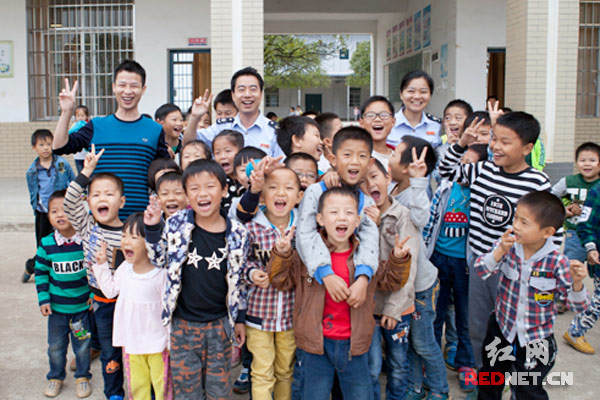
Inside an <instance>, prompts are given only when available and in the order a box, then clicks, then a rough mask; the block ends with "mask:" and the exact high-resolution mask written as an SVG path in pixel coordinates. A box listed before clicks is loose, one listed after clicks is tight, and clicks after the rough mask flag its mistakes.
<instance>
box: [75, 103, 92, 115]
mask: <svg viewBox="0 0 600 400" xmlns="http://www.w3.org/2000/svg"><path fill="white" fill-rule="evenodd" d="M77 110H83V112H84V113H85V115H87V116H88V117H89V116H90V109H89V108H88V106H86V105H83V104H80V105H78V106H77V107H76V108H75V112H77Z"/></svg>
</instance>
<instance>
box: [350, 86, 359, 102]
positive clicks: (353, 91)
mask: <svg viewBox="0 0 600 400" xmlns="http://www.w3.org/2000/svg"><path fill="white" fill-rule="evenodd" d="M348 102H349V104H348V106H349V107H360V88H359V87H351V88H350V92H349V96H348Z"/></svg>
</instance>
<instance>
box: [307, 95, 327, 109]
mask: <svg viewBox="0 0 600 400" xmlns="http://www.w3.org/2000/svg"><path fill="white" fill-rule="evenodd" d="M304 104H305V110H306V111H316V112H317V113H319V114H320V113H321V109H322V107H323V95H322V94H306V95H305V96H304Z"/></svg>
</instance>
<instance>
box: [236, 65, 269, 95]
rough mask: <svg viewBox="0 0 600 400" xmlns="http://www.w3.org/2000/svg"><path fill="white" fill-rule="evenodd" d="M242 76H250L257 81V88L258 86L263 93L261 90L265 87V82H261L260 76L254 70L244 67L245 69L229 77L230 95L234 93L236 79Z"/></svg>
mask: <svg viewBox="0 0 600 400" xmlns="http://www.w3.org/2000/svg"><path fill="white" fill-rule="evenodd" d="M244 75H252V76H253V77H255V78H256V79H258V86H260V91H261V92H262V91H263V89H264V87H265V81H264V80H263V78H262V76H260V74H259V73H258V71H257V70H256V68H252V67H246V68H242V69H240V70H239V71H237V72H236V73H235V74H233V76H232V77H231V92H232V93H234V92H235V84H236V81H237V78H239V77H240V76H244Z"/></svg>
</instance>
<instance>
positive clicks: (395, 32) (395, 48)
mask: <svg viewBox="0 0 600 400" xmlns="http://www.w3.org/2000/svg"><path fill="white" fill-rule="evenodd" d="M396 57H398V25H394V27H393V28H392V58H396Z"/></svg>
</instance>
